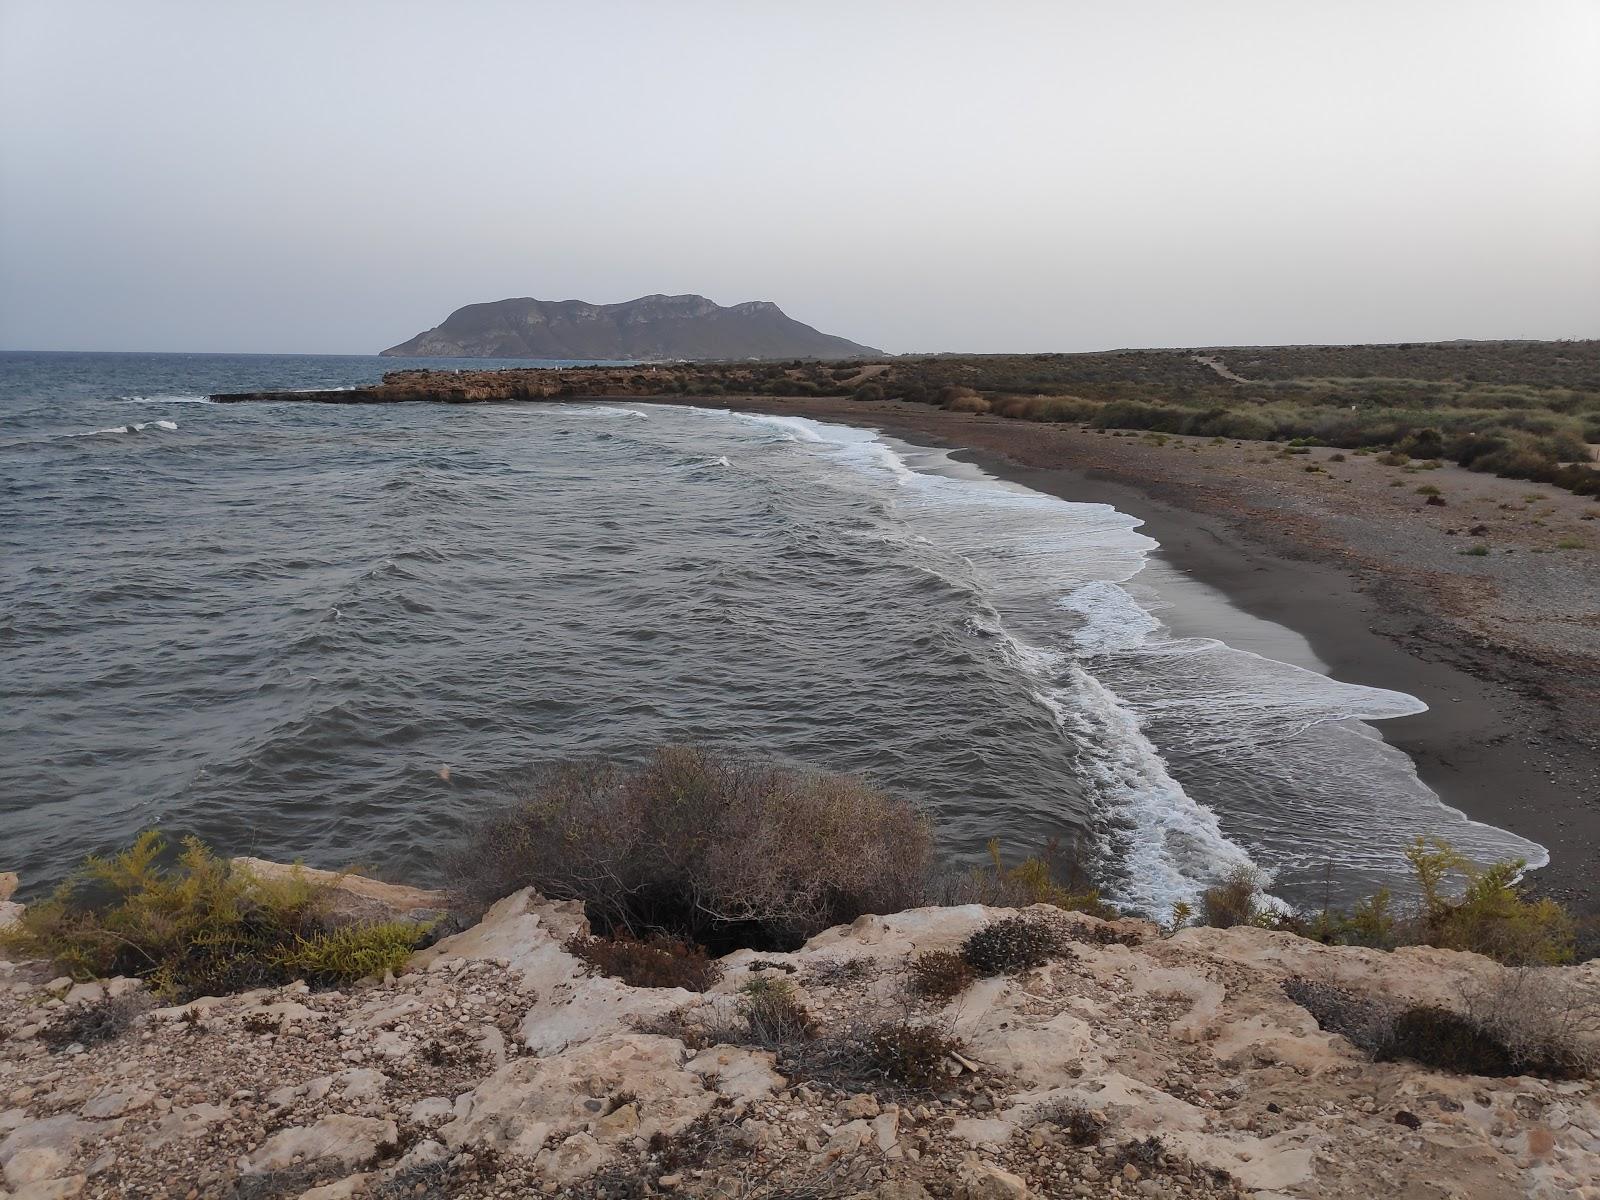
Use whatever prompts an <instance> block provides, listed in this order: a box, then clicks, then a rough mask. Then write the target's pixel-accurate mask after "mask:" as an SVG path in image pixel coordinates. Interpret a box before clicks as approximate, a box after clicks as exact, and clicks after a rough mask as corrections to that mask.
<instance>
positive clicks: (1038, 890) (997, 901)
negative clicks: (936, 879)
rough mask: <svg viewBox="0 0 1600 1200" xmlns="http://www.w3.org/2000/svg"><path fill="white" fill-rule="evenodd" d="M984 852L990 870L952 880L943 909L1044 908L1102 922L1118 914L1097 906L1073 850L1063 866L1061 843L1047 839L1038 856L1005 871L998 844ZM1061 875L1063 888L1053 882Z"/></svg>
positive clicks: (1099, 902)
mask: <svg viewBox="0 0 1600 1200" xmlns="http://www.w3.org/2000/svg"><path fill="white" fill-rule="evenodd" d="M985 848H986V849H987V851H988V854H989V866H988V867H980V868H975V869H973V870H972V871H969V872H967V874H966V875H964V876H962V877H961V878H959V879H958V880H956V881H955V884H954V886H953V887H951V888H950V889H949V890H950V894H949V895H948V896H947V897H946V902H947V903H951V904H986V905H989V906H990V907H992V908H1026V907H1028V906H1029V905H1030V904H1049V905H1052V906H1053V907H1055V908H1059V909H1063V910H1065V911H1067V912H1081V913H1087V914H1088V915H1089V916H1092V917H1099V918H1100V919H1101V920H1103V921H1109V920H1112V919H1114V918H1115V917H1116V916H1118V913H1117V910H1116V909H1115V908H1113V907H1112V906H1111V905H1109V904H1107V903H1106V902H1105V901H1103V900H1101V899H1100V893H1099V892H1098V891H1097V890H1096V889H1095V888H1094V887H1093V886H1091V885H1090V883H1089V882H1088V879H1087V873H1086V871H1085V870H1084V868H1083V865H1082V863H1081V862H1080V861H1079V859H1078V848H1077V847H1076V846H1074V847H1073V853H1072V854H1071V855H1070V856H1069V858H1068V861H1067V862H1066V863H1065V865H1064V866H1063V863H1062V857H1063V856H1062V853H1061V839H1060V838H1054V837H1052V838H1050V839H1049V840H1048V841H1047V842H1046V843H1045V848H1044V851H1043V853H1041V854H1036V855H1032V856H1030V857H1028V858H1025V859H1023V860H1022V861H1021V862H1019V863H1017V864H1016V865H1015V866H1007V865H1006V863H1005V860H1004V858H1003V857H1002V856H1001V853H1000V843H999V841H998V840H997V839H993V838H991V839H990V841H989V843H988V845H987V846H986V847H985ZM1060 874H1065V875H1066V882H1065V883H1060V882H1057V876H1058V875H1060Z"/></svg>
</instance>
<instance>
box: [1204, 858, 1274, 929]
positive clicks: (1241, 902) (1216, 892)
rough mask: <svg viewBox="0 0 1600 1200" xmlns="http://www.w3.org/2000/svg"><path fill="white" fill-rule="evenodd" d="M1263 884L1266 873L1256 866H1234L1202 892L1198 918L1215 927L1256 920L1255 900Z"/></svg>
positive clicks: (1243, 923) (1257, 909)
mask: <svg viewBox="0 0 1600 1200" xmlns="http://www.w3.org/2000/svg"><path fill="white" fill-rule="evenodd" d="M1265 884H1266V880H1265V877H1264V876H1263V875H1262V874H1261V872H1260V871H1259V870H1258V869H1257V868H1255V867H1249V866H1241V867H1235V868H1234V869H1233V871H1232V872H1230V873H1229V874H1228V876H1227V878H1225V879H1224V880H1223V881H1222V882H1221V883H1218V884H1215V885H1213V886H1212V887H1209V888H1207V889H1206V890H1205V892H1204V893H1202V894H1201V897H1200V919H1201V921H1202V922H1203V923H1204V924H1206V925H1210V926H1212V927H1213V928H1215V929H1231V928H1233V927H1234V926H1235V925H1253V924H1255V923H1256V917H1257V913H1258V912H1259V906H1258V903H1257V900H1258V897H1260V895H1261V891H1262V888H1263V887H1264V886H1265Z"/></svg>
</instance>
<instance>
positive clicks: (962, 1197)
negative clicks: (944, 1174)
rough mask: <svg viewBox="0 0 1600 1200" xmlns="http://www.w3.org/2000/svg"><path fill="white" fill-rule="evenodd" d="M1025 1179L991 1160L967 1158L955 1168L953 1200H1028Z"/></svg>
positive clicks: (1030, 1194)
mask: <svg viewBox="0 0 1600 1200" xmlns="http://www.w3.org/2000/svg"><path fill="white" fill-rule="evenodd" d="M1032 1194H1033V1193H1031V1192H1030V1191H1029V1190H1028V1185H1027V1183H1026V1181H1024V1180H1023V1179H1022V1177H1021V1176H1019V1175H1013V1174H1012V1173H1011V1172H1010V1171H1007V1170H1006V1169H1005V1168H1004V1167H999V1166H996V1165H995V1164H994V1163H992V1162H983V1161H981V1160H979V1159H974V1158H969V1159H967V1160H966V1161H965V1162H963V1163H962V1164H961V1166H960V1167H958V1168H957V1169H956V1179H955V1189H954V1191H953V1193H952V1195H953V1196H954V1197H955V1200H1030V1197H1031V1196H1032Z"/></svg>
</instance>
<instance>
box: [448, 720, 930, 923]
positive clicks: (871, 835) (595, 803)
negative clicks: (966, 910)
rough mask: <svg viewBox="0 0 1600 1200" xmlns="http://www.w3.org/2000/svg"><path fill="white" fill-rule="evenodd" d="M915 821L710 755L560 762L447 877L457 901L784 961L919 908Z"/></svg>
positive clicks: (837, 784)
mask: <svg viewBox="0 0 1600 1200" xmlns="http://www.w3.org/2000/svg"><path fill="white" fill-rule="evenodd" d="M931 862H932V836H931V832H930V829H929V825H928V822H927V820H926V819H925V818H924V817H923V816H922V815H921V814H920V813H919V812H918V811H917V810H916V808H915V807H914V806H912V805H911V804H909V803H908V802H905V801H902V800H897V799H893V798H891V797H889V796H886V795H884V794H883V793H881V792H878V791H875V790H873V789H872V788H870V787H868V786H867V785H866V784H864V783H862V782H860V781H858V780H855V779H851V778H848V777H844V776H837V775H824V774H817V773H807V772H801V771H792V770H785V769H783V768H780V767H777V766H774V765H771V764H765V763H757V762H750V761H745V760H741V759H737V758H732V757H728V756H724V755H718V754H714V753H712V752H710V751H707V750H701V749H694V748H685V747H676V748H668V749H662V750H658V751H657V752H656V753H655V754H654V756H653V757H652V758H651V759H650V760H649V761H648V762H647V763H646V764H645V765H644V766H643V767H641V768H638V769H637V770H633V771H627V770H624V769H622V768H620V767H617V766H611V765H606V764H595V763H586V764H568V765H564V766H558V767H555V768H553V769H551V770H548V771H545V772H543V773H542V774H540V775H537V776H535V777H534V778H533V779H532V780H531V781H529V782H527V783H526V784H525V785H523V786H521V787H520V788H518V789H517V790H516V791H515V792H514V793H513V797H512V801H511V803H510V804H509V805H508V806H507V807H505V808H503V809H502V810H500V811H498V812H495V813H493V814H491V815H490V816H489V817H488V818H487V819H486V820H485V821H484V822H483V823H482V825H480V827H479V828H478V830H477V831H476V833H475V835H474V836H473V838H472V839H471V843H470V847H469V849H468V851H467V852H466V853H465V854H464V855H463V856H461V858H460V860H459V863H458V867H457V871H458V877H460V878H462V879H463V880H464V881H465V882H464V884H463V885H462V886H463V893H464V896H463V899H464V900H466V901H469V902H476V903H477V904H480V905H481V904H486V903H488V902H490V901H493V900H495V899H498V898H499V897H500V896H503V895H505V894H506V893H508V892H511V891H514V890H516V889H517V888H521V887H533V888H536V889H537V890H538V891H539V892H541V893H542V894H543V895H545V896H548V897H551V898H552V899H558V900H581V901H582V902H583V903H584V906H585V908H586V910H587V912H588V915H589V920H590V922H591V923H592V925H593V926H594V928H595V929H596V930H597V931H598V932H600V933H603V934H613V933H619V932H621V933H628V934H631V935H633V936H635V937H637V936H641V935H643V934H646V933H649V932H664V933H668V934H671V935H673V936H675V937H680V938H684V939H686V940H689V941H692V942H695V943H697V944H699V945H702V946H705V947H707V948H708V949H709V950H710V951H712V952H713V953H720V952H722V951H725V950H730V949H734V948H737V947H741V946H749V947H751V948H754V949H758V950H792V949H795V948H797V947H798V946H800V945H801V944H802V943H803V942H804V941H805V939H806V938H808V937H810V936H811V935H813V934H815V933H818V932H820V931H822V930H823V929H826V928H828V927H829V926H831V925H837V924H840V923H843V922H848V921H853V920H855V919H856V918H857V917H859V916H861V915H862V914H863V913H869V912H877V913H888V912H898V911H899V910H901V909H904V908H910V907H914V906H915V905H916V904H918V903H919V902H921V900H922V899H923V897H924V896H925V894H926V886H927V881H928V874H929V870H930V865H931Z"/></svg>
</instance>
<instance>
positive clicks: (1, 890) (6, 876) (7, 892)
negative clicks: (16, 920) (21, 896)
mask: <svg viewBox="0 0 1600 1200" xmlns="http://www.w3.org/2000/svg"><path fill="white" fill-rule="evenodd" d="M16 894H17V873H16V872H15V871H0V900H9V899H11V897H13V896H15V895H16Z"/></svg>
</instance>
